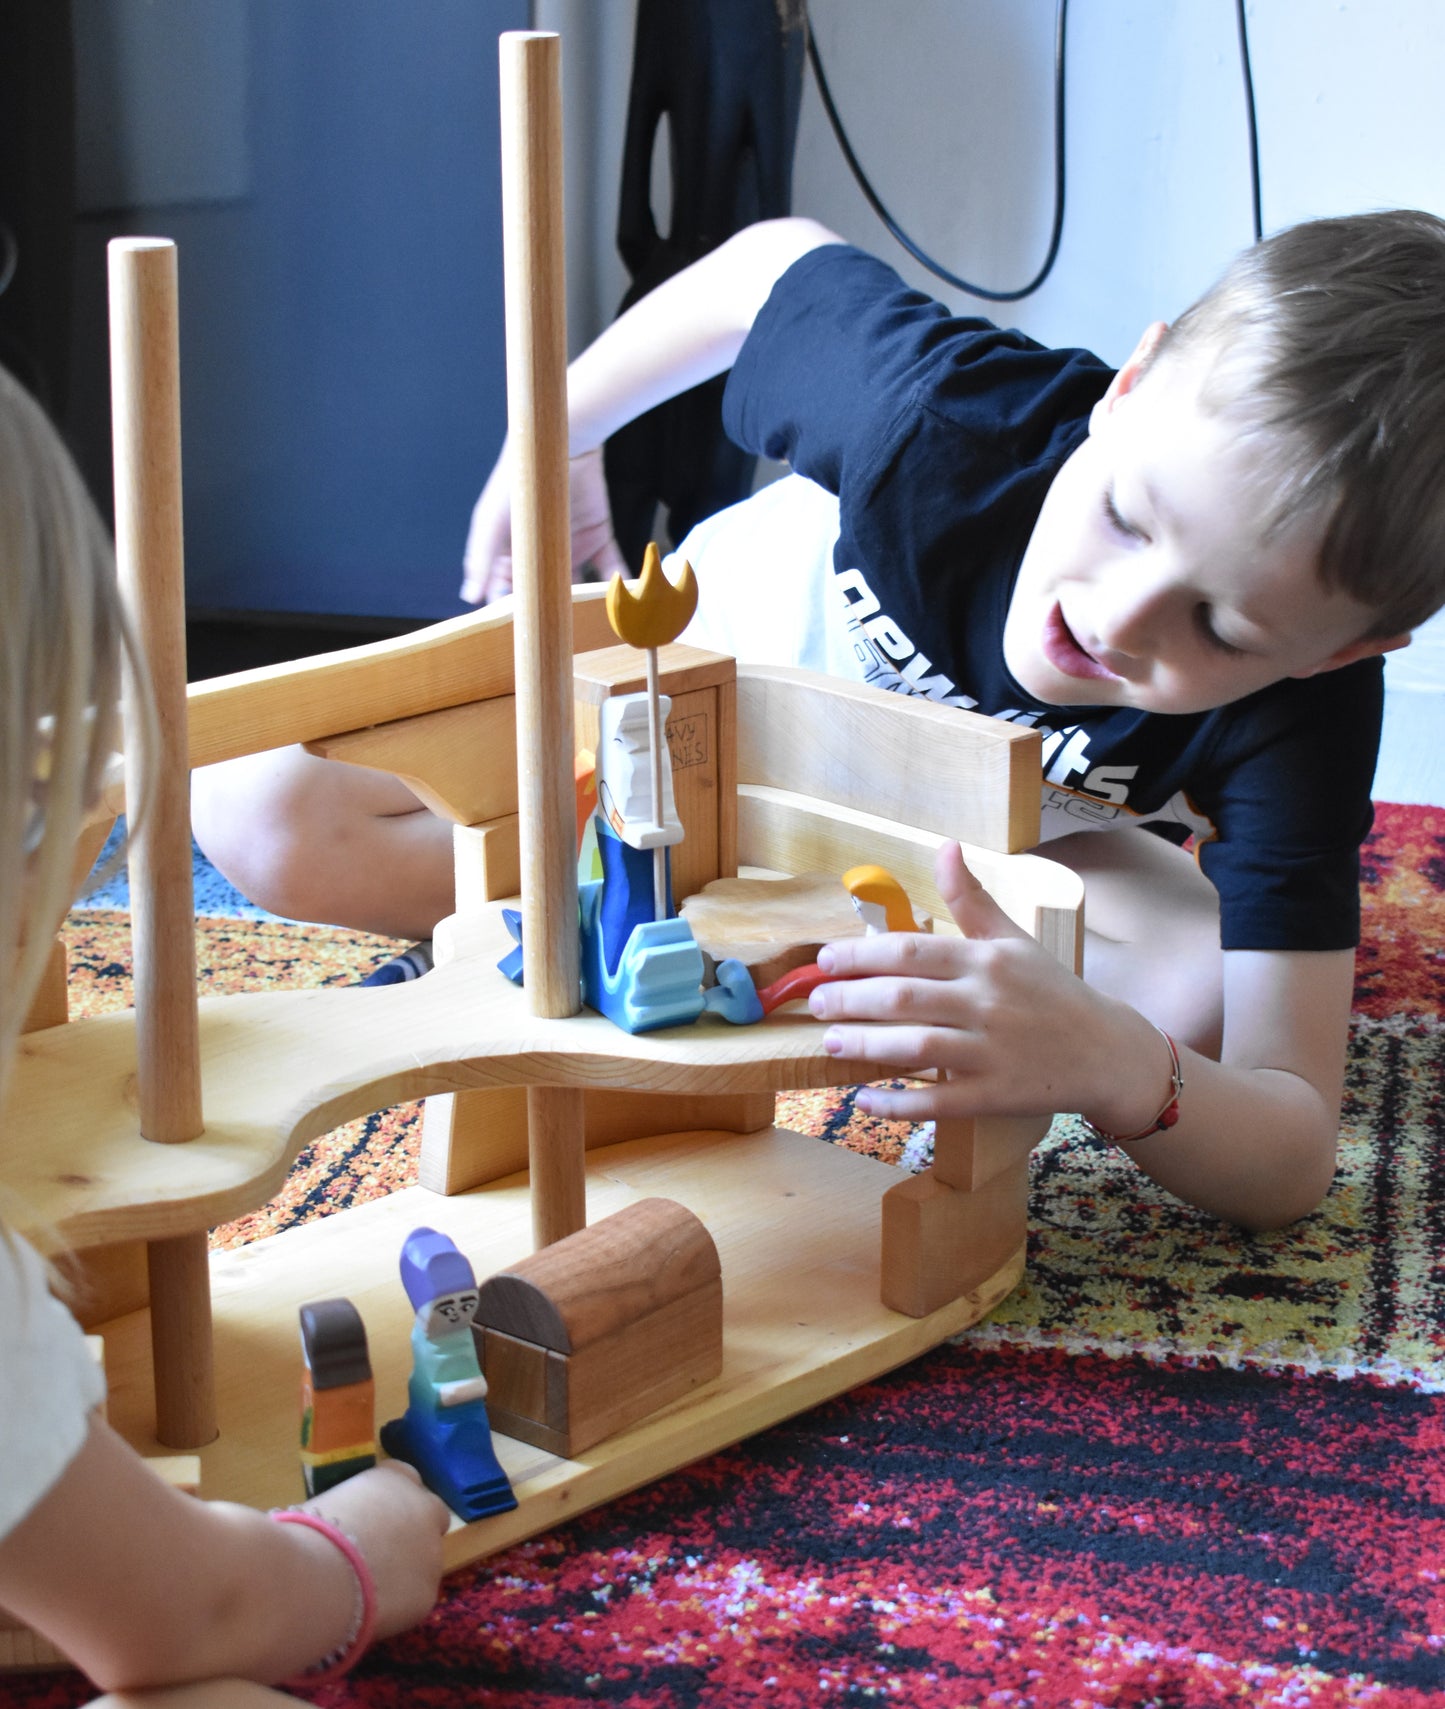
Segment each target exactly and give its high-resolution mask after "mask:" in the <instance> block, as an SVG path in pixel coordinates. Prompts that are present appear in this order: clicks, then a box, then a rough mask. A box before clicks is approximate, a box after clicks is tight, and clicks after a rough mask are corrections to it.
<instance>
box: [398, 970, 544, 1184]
mask: <svg viewBox="0 0 1445 1709" xmlns="http://www.w3.org/2000/svg"><path fill="white" fill-rule="evenodd" d="M498 977H499V978H500V975H498ZM526 1167H527V1089H526V1087H525V1086H502V1087H499V1088H497V1089H496V1090H495V1091H492V1090H485V1091H483V1090H478V1091H468V1092H436V1093H433V1094H432V1096H431V1097H430V1098H428V1099H427V1101H426V1105H425V1108H424V1109H423V1112H422V1122H421V1153H420V1157H419V1160H418V1166H417V1179H418V1181H419V1182H420V1183H421V1185H422V1186H423V1187H425V1188H426V1189H427V1190H428V1192H432V1193H447V1194H451V1193H469V1192H470V1191H471V1190H472V1188H473V1187H481V1186H485V1185H486V1183H487V1182H488V1181H500V1180H501V1179H502V1177H503V1176H504V1175H515V1174H516V1173H517V1171H518V1170H520V1169H525V1168H526Z"/></svg>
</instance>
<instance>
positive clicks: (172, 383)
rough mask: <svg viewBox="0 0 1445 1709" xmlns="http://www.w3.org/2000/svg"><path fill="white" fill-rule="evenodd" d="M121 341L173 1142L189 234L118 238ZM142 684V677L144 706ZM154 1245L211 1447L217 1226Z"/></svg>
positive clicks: (153, 1276) (143, 1102) (144, 953)
mask: <svg viewBox="0 0 1445 1709" xmlns="http://www.w3.org/2000/svg"><path fill="white" fill-rule="evenodd" d="M110 346H111V420H112V433H113V437H114V449H115V549H116V567H117V571H118V573H119V577H120V586H121V593H122V596H123V598H124V600H125V604H126V608H127V610H128V612H129V615H130V620H131V623H132V624H133V625H134V628H135V632H136V635H137V637H138V638H139V641H140V647H141V654H142V656H143V657H144V658H145V660H146V661H147V665H148V667H149V675H150V681H151V690H152V694H153V697H154V704H155V709H156V719H157V724H158V742H157V744H156V748H155V751H154V752H153V753H151V754H150V755H149V756H147V757H148V764H147V766H146V768H145V770H144V772H142V769H141V766H140V764H139V762H138V760H137V757H136V755H135V754H134V753H133V752H132V754H131V755H130V756H129V763H128V765H127V768H126V811H127V815H128V817H129V822H130V826H131V830H132V839H131V843H130V850H129V865H130V891H131V956H132V964H133V968H134V975H135V1012H136V1094H137V1106H138V1109H139V1116H140V1130H141V1133H142V1134H143V1135H144V1136H145V1138H147V1139H150V1140H155V1141H157V1142H159V1143H161V1144H167V1145H169V1144H174V1143H177V1142H179V1141H183V1140H188V1139H195V1138H196V1136H197V1135H198V1134H200V1133H201V1132H202V1131H203V1130H204V1127H205V1118H204V1115H203V1113H202V1107H201V1047H200V1025H199V1019H198V1014H197V1007H196V937H195V895H194V888H193V882H192V876H191V817H190V754H189V744H188V740H187V732H186V625H185V571H184V554H183V548H182V543H181V408H180V398H181V389H180V334H179V311H178V300H177V289H176V246H175V244H174V243H171V242H170V241H169V240H168V239H162V238H118V239H116V240H115V241H113V242H112V243H111V245H110ZM136 692H137V684H136V683H135V680H134V678H133V676H130V675H129V674H128V676H127V683H126V691H125V694H126V702H127V705H128V707H129V706H133V705H134V704H135V698H136ZM126 724H127V727H128V728H129V729H135V728H136V727H137V720H136V719H135V718H134V717H133V716H131V715H129V713H128V714H127V718H126ZM141 803H144V811H143V812H142V811H138V809H139V808H140V805H141ZM147 1257H148V1263H149V1270H150V1293H151V1346H152V1351H153V1354H154V1365H155V1395H156V1420H157V1422H156V1434H157V1436H158V1437H159V1438H160V1440H161V1441H162V1442H163V1443H165V1445H166V1446H167V1447H171V1448H199V1447H201V1446H203V1445H204V1444H205V1443H207V1442H209V1441H211V1440H212V1438H213V1437H214V1436H215V1434H216V1402H215V1385H214V1381H213V1376H212V1363H211V1360H212V1355H211V1291H210V1273H209V1269H208V1262H207V1250H206V1235H205V1231H204V1230H203V1229H202V1230H197V1231H195V1232H194V1233H189V1234H181V1235H177V1236H175V1237H174V1238H172V1239H168V1240H164V1241H153V1242H151V1243H150V1245H149V1247H148V1252H147Z"/></svg>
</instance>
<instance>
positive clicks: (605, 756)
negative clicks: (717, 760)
mask: <svg viewBox="0 0 1445 1709" xmlns="http://www.w3.org/2000/svg"><path fill="white" fill-rule="evenodd" d="M659 706H660V722H661V724H662V725H664V726H665V724H666V722H667V714H668V713H669V711H671V709H672V702H671V700H670V699H669V698H668V696H666V695H662V696H660V697H659ZM649 728H650V726H649V713H648V706H647V696H646V695H645V694H621V695H614V696H613V697H612V698H611V699H609V700H605V701H603V703H602V708H601V715H600V739H599V742H598V748H597V807H596V809H595V811H594V813H593V816H592V822H593V828H594V830H595V832H596V839H597V854H598V858H599V862H600V865H601V869H602V876H601V878H600V879H593V880H589V881H587V882H584V883H582V884H580V885H579V886H578V896H577V901H578V916H579V920H578V923H579V928H580V931H581V971H582V1000H583V1002H584V1003H586V1004H587V1006H588V1007H589V1008H592V1009H596V1010H597V1012H598V1013H599V1014H602V1015H606V1017H607V1018H608V1020H610V1021H612V1022H613V1023H614V1024H615V1025H616V1026H619V1027H621V1028H623V1030H624V1031H626V1032H630V1033H642V1032H652V1031H655V1030H656V1029H657V1028H658V1027H675V1026H685V1025H687V1024H688V1023H689V1022H691V1021H695V1020H696V1019H697V1018H698V1016H699V1015H701V1014H702V1013H703V1012H704V1010H708V1011H711V1012H712V1013H714V1014H717V1015H720V1016H722V1018H723V1019H725V1020H729V1021H732V1022H734V1023H735V1024H737V1025H747V1024H750V1023H752V1022H756V1021H760V1020H761V1019H762V1016H763V1010H762V1004H761V1003H760V1002H759V1000H758V995H757V992H756V991H755V990H754V988H753V982H752V979H751V978H750V977H749V975H748V971H747V968H746V967H745V966H744V965H743V964H742V963H741V962H740V961H723V962H720V963H719V964H718V967H717V969H716V982H715V983H713V984H710V985H708V986H707V987H706V988H704V984H703V981H704V979H705V977H706V974H705V967H704V961H703V954H702V950H701V949H700V948H699V947H698V943H697V940H696V938H695V937H694V936H693V932H692V927H691V926H690V925H689V924H688V923H687V921H686V920H683V919H680V918H679V917H678V916H677V914H676V912H675V910H674V908H673V904H672V867H671V860H670V857H669V854H668V850H669V849H670V848H671V847H672V846H673V845H674V844H676V843H680V842H681V841H682V839H683V828H682V822H681V821H680V820H679V818H678V816H677V805H676V802H675V799H674V796H673V789H672V766H671V763H670V761H669V758H668V755H667V752H666V748H665V747H664V750H663V757H662V765H661V768H660V769H661V780H662V790H661V800H660V803H659V804H658V805H657V807H656V808H654V803H653V798H652V797H653V789H652V760H651V741H650V736H649ZM659 862H661V864H662V874H661V880H660V881H659V879H658V876H657V867H658V863H659ZM659 904H660V905H659ZM502 918H503V920H504V922H505V923H506V926H507V930H508V931H509V932H510V933H511V934H512V936H513V938H514V939H515V940H516V947H515V948H514V949H512V950H510V951H508V953H507V955H506V956H504V957H503V959H502V961H501V962H500V963H499V965H500V967H501V970H502V972H503V973H505V974H506V975H507V977H508V978H509V979H511V980H512V981H514V983H516V984H519V985H520V984H521V983H522V982H523V978H524V971H523V945H522V942H521V937H522V917H521V915H520V913H518V912H517V910H515V909H511V908H506V909H503V911H502Z"/></svg>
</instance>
